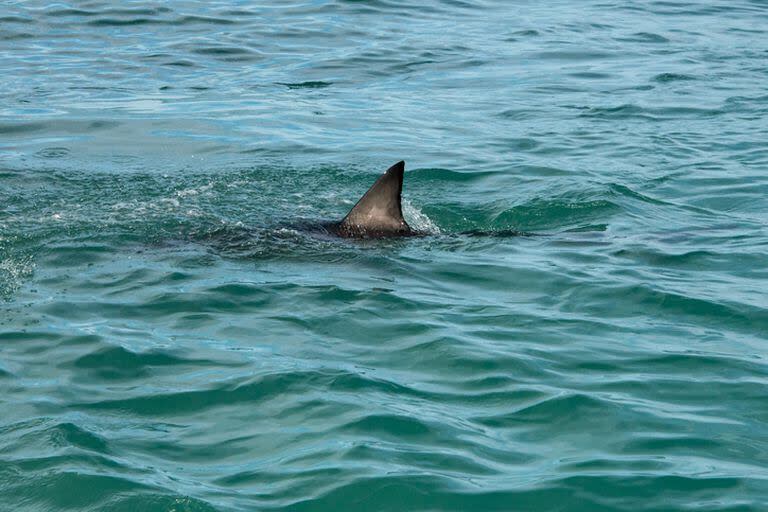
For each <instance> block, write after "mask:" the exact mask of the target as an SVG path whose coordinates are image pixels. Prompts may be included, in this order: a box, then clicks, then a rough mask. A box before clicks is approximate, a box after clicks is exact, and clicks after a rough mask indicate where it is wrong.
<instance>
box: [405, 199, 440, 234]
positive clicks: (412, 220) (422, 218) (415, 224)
mask: <svg viewBox="0 0 768 512" xmlns="http://www.w3.org/2000/svg"><path fill="white" fill-rule="evenodd" d="M402 204H403V217H405V221H406V222H407V223H408V225H409V226H411V228H412V229H413V230H414V231H422V232H425V233H432V234H433V235H439V234H440V228H439V227H438V226H437V224H435V223H434V222H432V219H430V218H429V217H427V215H426V214H425V213H423V212H422V211H421V210H419V209H418V208H416V207H415V206H413V205H412V204H411V202H410V201H409V200H407V199H404V200H403V202H402Z"/></svg>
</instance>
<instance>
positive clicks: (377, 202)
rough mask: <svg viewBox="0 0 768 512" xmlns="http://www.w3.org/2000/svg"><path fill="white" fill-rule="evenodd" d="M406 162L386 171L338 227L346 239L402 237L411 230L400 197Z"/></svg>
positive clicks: (401, 162)
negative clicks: (368, 236)
mask: <svg viewBox="0 0 768 512" xmlns="http://www.w3.org/2000/svg"><path fill="white" fill-rule="evenodd" d="M403 172H405V162H403V161H400V162H397V163H396V164H395V165H393V166H392V167H390V168H389V169H387V172H385V173H384V174H382V175H381V176H380V177H379V179H378V180H376V183H374V184H373V186H372V187H371V188H369V189H368V192H366V193H365V195H363V197H361V198H360V200H359V201H358V202H357V204H356V205H355V206H354V207H353V208H352V209H351V210H350V211H349V213H348V214H347V216H346V217H344V219H343V220H342V221H341V224H340V225H339V228H340V231H341V233H343V234H345V235H346V236H366V235H379V236H380V235H400V234H405V233H409V232H410V231H411V228H410V227H409V226H408V224H407V223H406V222H405V219H403V208H402V206H401V204H400V196H401V193H402V191H403Z"/></svg>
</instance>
